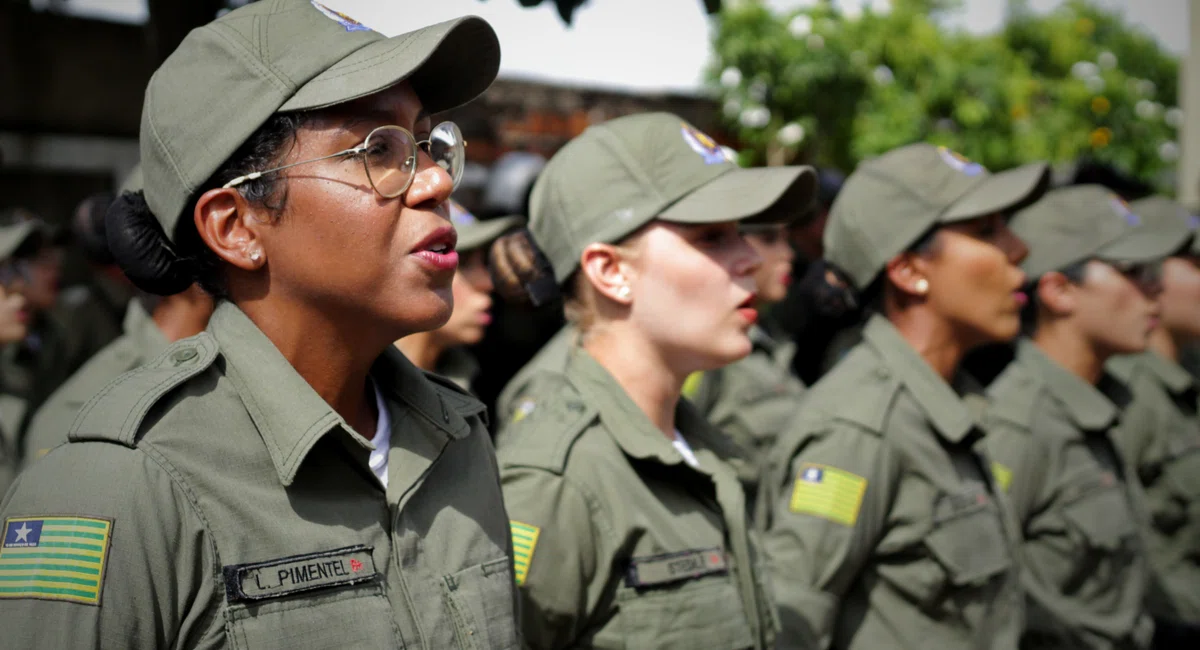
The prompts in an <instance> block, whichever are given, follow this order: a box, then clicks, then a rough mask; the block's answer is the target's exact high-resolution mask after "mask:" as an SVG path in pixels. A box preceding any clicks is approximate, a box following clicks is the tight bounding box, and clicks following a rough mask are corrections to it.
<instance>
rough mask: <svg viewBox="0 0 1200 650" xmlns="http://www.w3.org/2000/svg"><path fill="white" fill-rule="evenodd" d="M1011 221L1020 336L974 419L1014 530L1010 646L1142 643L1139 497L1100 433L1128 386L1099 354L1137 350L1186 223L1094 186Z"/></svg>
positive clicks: (1108, 434)
mask: <svg viewBox="0 0 1200 650" xmlns="http://www.w3.org/2000/svg"><path fill="white" fill-rule="evenodd" d="M1012 228H1013V231H1014V232H1016V233H1017V234H1018V235H1019V236H1020V237H1022V238H1023V239H1024V240H1025V241H1027V242H1028V243H1029V246H1030V254H1029V256H1028V257H1027V258H1026V259H1025V261H1024V262H1023V263H1022V265H1021V268H1022V269H1023V270H1024V271H1025V273H1026V277H1027V281H1026V285H1025V287H1024V289H1023V290H1024V292H1025V295H1026V296H1027V297H1028V302H1027V303H1026V305H1025V308H1024V309H1023V310H1022V313H1021V316H1022V329H1023V333H1024V335H1025V336H1024V337H1023V338H1021V339H1019V340H1018V342H1017V346H1016V358H1015V360H1014V361H1013V362H1012V363H1011V364H1009V366H1008V367H1007V368H1005V369H1004V371H1003V372H1002V373H1001V374H1000V376H999V377H998V378H997V379H996V380H995V382H993V383H992V385H991V386H990V387H989V388H988V396H989V398H990V404H989V406H988V410H987V414H986V416H985V426H986V428H987V440H986V448H987V452H988V457H989V458H990V459H991V461H992V462H993V465H992V470H993V472H994V473H995V475H996V478H997V481H998V482H999V483H1000V485H1001V487H1002V488H1003V489H1004V490H1005V492H1006V493H1007V495H1008V501H1009V503H1010V504H1011V505H1012V508H1013V511H1014V513H1015V515H1016V518H1017V521H1018V524H1019V525H1020V530H1021V536H1022V545H1021V551H1022V556H1023V557H1024V559H1025V563H1026V571H1025V572H1024V574H1023V577H1022V582H1023V584H1024V587H1025V592H1026V596H1027V597H1026V604H1027V624H1026V631H1025V635H1024V637H1023V640H1022V647H1025V648H1095V649H1097V650H1099V649H1116V648H1122V649H1143V648H1148V647H1149V645H1150V641H1151V635H1152V634H1153V630H1154V624H1153V622H1152V621H1151V618H1150V616H1149V615H1148V613H1147V610H1146V596H1147V589H1148V586H1149V583H1150V579H1151V573H1150V566H1149V562H1148V559H1149V558H1148V555H1147V553H1146V548H1145V545H1144V543H1143V541H1142V528H1143V524H1144V521H1145V520H1144V517H1145V515H1146V511H1145V507H1144V506H1145V504H1144V502H1143V500H1142V498H1141V492H1140V488H1139V485H1138V480H1137V477H1136V476H1131V475H1130V474H1129V473H1128V472H1127V471H1126V464H1125V463H1124V461H1123V460H1122V458H1121V456H1120V454H1119V453H1118V452H1117V449H1116V447H1115V446H1114V442H1115V441H1114V435H1115V432H1116V431H1118V430H1119V427H1120V426H1122V417H1121V409H1122V407H1124V406H1125V405H1126V404H1127V403H1128V399H1129V392H1128V389H1127V388H1126V387H1125V386H1124V385H1123V384H1122V383H1121V382H1120V381H1118V380H1117V379H1115V378H1114V377H1113V376H1112V375H1110V374H1108V373H1106V372H1105V371H1104V365H1105V362H1106V361H1108V359H1109V358H1110V357H1112V356H1114V355H1120V354H1131V353H1137V352H1141V351H1143V350H1145V349H1146V345H1147V342H1148V337H1149V335H1150V332H1151V331H1152V330H1153V329H1154V326H1155V322H1156V321H1157V319H1158V307H1157V305H1156V302H1155V298H1156V295H1157V293H1158V291H1159V273H1160V269H1161V262H1162V260H1163V258H1164V257H1166V256H1167V255H1170V254H1171V253H1173V252H1175V251H1177V250H1179V248H1180V247H1181V246H1182V245H1183V244H1184V243H1185V241H1186V239H1187V237H1188V236H1189V234H1188V233H1187V231H1186V230H1183V229H1176V230H1175V231H1173V232H1172V231H1170V230H1169V229H1168V231H1166V232H1163V231H1161V230H1160V229H1156V228H1153V227H1149V226H1148V225H1147V224H1146V223H1145V222H1144V221H1143V220H1142V219H1141V218H1140V217H1139V216H1138V215H1137V214H1136V213H1134V212H1132V211H1131V210H1130V209H1129V207H1128V205H1127V204H1126V203H1125V202H1124V201H1123V200H1122V199H1121V198H1120V197H1118V196H1117V195H1115V194H1113V193H1112V192H1110V191H1109V190H1108V189H1106V188H1104V187H1101V186H1099V185H1077V186H1072V187H1065V188H1062V189H1058V190H1055V191H1053V192H1050V193H1048V194H1047V195H1046V196H1045V197H1044V198H1042V200H1040V201H1039V202H1037V203H1035V204H1034V205H1032V206H1030V207H1028V208H1026V209H1024V210H1022V211H1021V212H1019V213H1018V214H1017V215H1016V216H1015V217H1014V218H1013V221H1012Z"/></svg>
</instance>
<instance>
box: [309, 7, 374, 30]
mask: <svg viewBox="0 0 1200 650" xmlns="http://www.w3.org/2000/svg"><path fill="white" fill-rule="evenodd" d="M311 1H312V6H314V7H316V8H317V11H320V12H321V13H323V14H325V15H326V16H328V17H329V18H331V19H332V20H334V21H336V22H337V23H338V24H339V25H341V26H342V27H345V28H346V31H348V32H369V31H371V28H370V27H367V26H366V25H364V24H362V23H360V22H358V21H357V20H355V19H353V18H351V17H350V16H347V15H346V14H344V13H342V12H340V11H334V10H333V9H330V8H329V7H326V6H325V5H323V4H321V3H319V2H317V0H311Z"/></svg>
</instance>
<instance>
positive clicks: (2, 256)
mask: <svg viewBox="0 0 1200 650" xmlns="http://www.w3.org/2000/svg"><path fill="white" fill-rule="evenodd" d="M39 232H41V230H40V229H39V227H38V224H37V222H35V221H23V222H21V223H17V224H13V225H11V226H8V227H5V228H0V260H7V259H8V258H10V257H12V256H13V253H16V252H17V249H19V248H21V245H22V244H24V243H25V242H27V241H29V238H30V237H32V236H34V235H35V234H37V233H39Z"/></svg>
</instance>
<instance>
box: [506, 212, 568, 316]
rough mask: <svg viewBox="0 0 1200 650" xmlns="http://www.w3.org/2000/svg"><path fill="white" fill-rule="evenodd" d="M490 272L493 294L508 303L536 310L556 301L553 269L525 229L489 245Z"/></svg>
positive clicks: (556, 291)
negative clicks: (530, 305)
mask: <svg viewBox="0 0 1200 650" xmlns="http://www.w3.org/2000/svg"><path fill="white" fill-rule="evenodd" d="M491 272H492V283H493V284H494V285H495V286H496V291H497V292H498V293H499V294H500V296H501V297H503V298H504V299H505V300H506V301H508V302H512V303H516V304H532V305H533V306H534V307H540V306H542V305H545V304H547V303H549V302H551V301H552V300H554V299H555V298H558V297H559V290H558V283H557V282H556V281H555V279H554V268H553V267H552V266H551V265H550V261H549V260H548V259H546V255H545V254H544V253H542V250H541V249H540V248H538V246H537V243H536V242H534V241H533V235H531V234H530V232H529V229H528V228H521V229H519V230H515V231H513V232H512V233H509V234H507V235H505V236H503V237H500V238H499V239H497V240H496V241H495V242H493V243H492V250H491Z"/></svg>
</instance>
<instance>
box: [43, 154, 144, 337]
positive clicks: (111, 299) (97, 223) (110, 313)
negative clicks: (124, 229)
mask: <svg viewBox="0 0 1200 650" xmlns="http://www.w3.org/2000/svg"><path fill="white" fill-rule="evenodd" d="M140 182H141V173H140V169H139V168H135V170H134V172H133V173H131V175H130V177H129V179H127V180H126V182H125V185H126V186H131V184H132V185H140ZM115 199H116V196H115V195H114V194H112V193H111V192H101V193H98V194H93V195H91V196H89V197H87V198H86V199H84V200H83V201H81V202H80V203H79V207H77V208H76V210H75V214H74V216H73V217H72V219H71V233H72V235H73V237H72V241H73V242H74V243H75V245H76V246H77V247H78V248H79V249H80V251H82V253H83V258H84V261H86V262H87V266H88V270H89V273H88V277H87V280H86V281H85V282H83V283H82V284H78V285H75V286H71V287H67V288H66V289H64V290H63V297H62V302H63V303H64V306H66V308H67V309H69V310H70V312H71V314H72V320H75V321H79V322H86V323H88V327H87V332H86V333H85V337H86V338H87V341H86V342H85V343H84V345H85V347H86V348H88V349H89V350H93V351H99V350H100V348H102V347H104V346H105V345H107V344H108V343H109V342H111V341H112V340H113V339H115V338H117V337H118V336H120V335H121V331H122V323H123V321H124V319H125V313H126V312H125V307H126V305H128V304H129V301H130V299H131V298H132V297H133V294H134V288H133V284H131V283H130V282H129V279H128V278H126V277H125V274H124V273H121V268H120V267H119V266H117V263H116V261H115V260H113V258H112V253H111V252H110V251H109V249H108V235H107V228H106V226H105V220H104V216H105V214H106V213H107V212H108V207H109V206H110V205H112V202H113V201H114V200H115Z"/></svg>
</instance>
